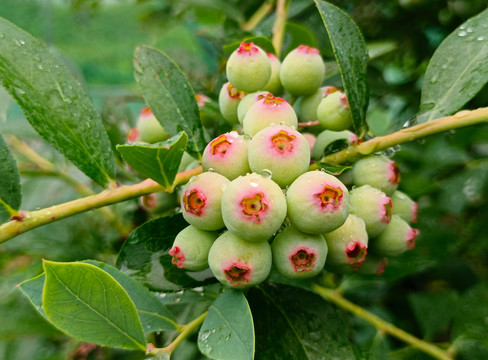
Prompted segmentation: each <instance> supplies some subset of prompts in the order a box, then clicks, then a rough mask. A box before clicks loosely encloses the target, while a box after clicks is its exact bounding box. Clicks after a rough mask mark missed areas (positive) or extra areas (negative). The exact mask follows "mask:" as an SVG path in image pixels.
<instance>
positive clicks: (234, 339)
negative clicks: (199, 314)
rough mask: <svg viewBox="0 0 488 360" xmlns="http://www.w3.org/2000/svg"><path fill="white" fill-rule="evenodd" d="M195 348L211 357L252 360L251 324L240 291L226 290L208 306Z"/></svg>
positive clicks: (252, 326) (248, 311)
mask: <svg viewBox="0 0 488 360" xmlns="http://www.w3.org/2000/svg"><path fill="white" fill-rule="evenodd" d="M198 348H199V349H200V351H201V352H202V354H203V355H205V356H207V357H209V358H210V359H233V360H252V359H254V325H253V320H252V314H251V309H250V308H249V304H248V303H247V300H246V297H245V296H244V295H243V294H242V292H240V291H236V290H232V289H229V290H226V291H225V292H224V293H223V294H222V295H220V296H219V297H218V298H217V300H215V302H214V303H213V304H212V306H210V308H209V309H208V314H207V317H206V318H205V321H204V322H203V324H202V327H201V328H200V332H199V333H198Z"/></svg>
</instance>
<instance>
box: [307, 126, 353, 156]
mask: <svg viewBox="0 0 488 360" xmlns="http://www.w3.org/2000/svg"><path fill="white" fill-rule="evenodd" d="M337 140H346V142H347V145H348V146H349V145H355V144H357V143H358V137H357V135H356V134H354V133H353V132H351V131H349V130H343V131H331V130H324V131H322V132H321V133H320V134H319V135H318V136H317V140H316V141H315V144H314V147H313V150H312V159H314V160H317V161H318V160H320V159H322V158H323V157H324V152H325V149H326V148H327V146H329V145H330V144H332V143H333V142H334V141H337Z"/></svg>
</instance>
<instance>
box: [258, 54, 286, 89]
mask: <svg viewBox="0 0 488 360" xmlns="http://www.w3.org/2000/svg"><path fill="white" fill-rule="evenodd" d="M267 55H268V58H269V61H270V63H271V76H270V78H269V81H268V83H267V84H266V85H265V86H264V87H263V89H264V90H266V91H269V92H270V93H273V94H275V95H278V94H280V93H281V91H282V90H283V87H282V85H281V80H280V68H281V62H280V60H279V59H278V58H277V57H276V55H275V54H272V53H267Z"/></svg>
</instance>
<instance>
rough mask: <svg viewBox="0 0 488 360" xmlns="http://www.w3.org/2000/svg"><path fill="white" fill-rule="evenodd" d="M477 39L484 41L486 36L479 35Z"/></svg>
mask: <svg viewBox="0 0 488 360" xmlns="http://www.w3.org/2000/svg"><path fill="white" fill-rule="evenodd" d="M476 40H478V41H483V40H485V37H484V36H478V37H477V38H476Z"/></svg>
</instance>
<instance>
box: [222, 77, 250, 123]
mask: <svg viewBox="0 0 488 360" xmlns="http://www.w3.org/2000/svg"><path fill="white" fill-rule="evenodd" d="M245 95H246V93H244V92H243V91H240V90H237V89H236V88H235V87H234V85H232V84H231V83H230V82H226V83H225V84H224V85H222V88H221V89H220V93H219V108H220V112H221V114H222V116H223V117H224V119H225V120H226V121H227V122H228V123H229V124H231V125H236V124H238V123H239V120H238V119H237V107H238V106H239V103H240V102H241V99H242V98H244V96H245Z"/></svg>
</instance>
